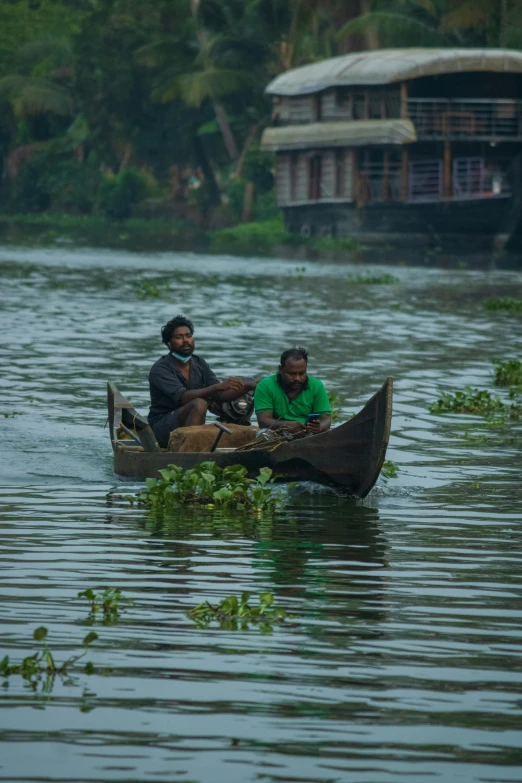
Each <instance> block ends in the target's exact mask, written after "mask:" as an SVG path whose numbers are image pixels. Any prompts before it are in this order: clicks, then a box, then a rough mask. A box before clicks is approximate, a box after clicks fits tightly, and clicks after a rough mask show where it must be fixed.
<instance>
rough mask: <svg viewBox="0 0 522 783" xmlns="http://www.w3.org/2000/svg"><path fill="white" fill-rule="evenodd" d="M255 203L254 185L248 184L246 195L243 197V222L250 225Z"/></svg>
mask: <svg viewBox="0 0 522 783" xmlns="http://www.w3.org/2000/svg"><path fill="white" fill-rule="evenodd" d="M253 201H254V183H253V182H247V183H246V185H245V195H244V196H243V212H242V214H241V220H242V221H243V223H248V221H249V220H250V217H251V215H252V202H253Z"/></svg>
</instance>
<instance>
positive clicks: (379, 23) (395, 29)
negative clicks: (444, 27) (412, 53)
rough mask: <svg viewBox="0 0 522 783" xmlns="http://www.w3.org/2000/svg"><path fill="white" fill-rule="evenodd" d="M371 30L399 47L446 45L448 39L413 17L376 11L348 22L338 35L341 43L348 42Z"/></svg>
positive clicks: (435, 29) (432, 27)
mask: <svg viewBox="0 0 522 783" xmlns="http://www.w3.org/2000/svg"><path fill="white" fill-rule="evenodd" d="M370 29H374V30H376V31H377V32H378V33H379V34H381V35H385V36H386V37H387V38H388V39H389V42H390V43H393V44H397V45H399V46H401V45H402V46H404V45H407V43H409V42H415V43H416V44H418V45H423V44H428V45H437V44H438V45H442V46H443V45H445V44H447V43H448V37H447V36H446V35H445V34H444V33H443V32H441V31H440V30H438V29H437V28H436V27H434V26H432V25H429V24H427V23H426V22H423V21H421V20H420V19H416V18H414V17H411V16H406V15H404V14H398V13H387V12H385V11H375V12H371V13H368V14H363V15H362V16H359V17H357V18H355V19H351V20H350V21H349V22H347V23H346V24H345V25H343V27H341V29H340V30H339V32H338V33H337V39H338V40H339V41H346V40H347V39H349V38H351V37H352V36H354V35H360V34H361V33H365V32H367V31H368V30H370Z"/></svg>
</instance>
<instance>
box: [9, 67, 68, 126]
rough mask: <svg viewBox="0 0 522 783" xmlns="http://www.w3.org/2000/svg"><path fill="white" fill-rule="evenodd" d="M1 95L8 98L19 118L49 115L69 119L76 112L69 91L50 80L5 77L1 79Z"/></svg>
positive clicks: (14, 76) (16, 76)
mask: <svg viewBox="0 0 522 783" xmlns="http://www.w3.org/2000/svg"><path fill="white" fill-rule="evenodd" d="M0 94H3V95H6V96H7V97H8V99H9V100H10V102H11V104H12V106H13V109H14V112H15V114H16V116H18V117H30V116H34V115H36V114H47V113H49V114H57V115H59V116H61V117H68V116H71V115H72V114H73V112H74V101H73V98H72V96H71V93H70V92H69V90H68V89H67V88H66V87H62V86H61V85H59V84H55V83H54V82H52V81H51V80H50V79H37V78H35V77H32V76H19V75H16V74H15V75H11V76H4V78H3V79H0Z"/></svg>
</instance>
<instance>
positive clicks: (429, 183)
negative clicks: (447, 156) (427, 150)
mask: <svg viewBox="0 0 522 783" xmlns="http://www.w3.org/2000/svg"><path fill="white" fill-rule="evenodd" d="M441 198H442V161H441V160H414V161H411V163H410V177H409V196H408V200H409V201H439V200H440V199H441Z"/></svg>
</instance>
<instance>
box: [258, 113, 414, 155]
mask: <svg viewBox="0 0 522 783" xmlns="http://www.w3.org/2000/svg"><path fill="white" fill-rule="evenodd" d="M412 141H417V134H416V132H415V128H414V126H413V123H412V122H411V120H359V121H357V122H310V123H308V124H306V125H284V126H281V127H278V128H266V130H265V131H264V133H263V138H262V139H261V146H262V148H263V149H264V150H277V151H279V152H281V151H283V150H299V149H308V148H312V147H313V149H320V148H321V147H346V146H350V147H357V146H362V145H366V144H409V143H410V142H412Z"/></svg>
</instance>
